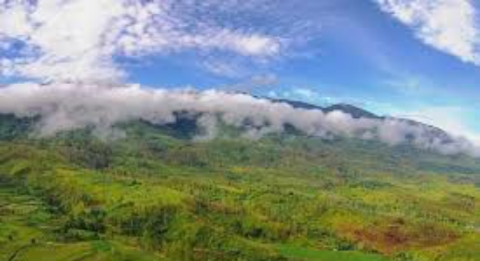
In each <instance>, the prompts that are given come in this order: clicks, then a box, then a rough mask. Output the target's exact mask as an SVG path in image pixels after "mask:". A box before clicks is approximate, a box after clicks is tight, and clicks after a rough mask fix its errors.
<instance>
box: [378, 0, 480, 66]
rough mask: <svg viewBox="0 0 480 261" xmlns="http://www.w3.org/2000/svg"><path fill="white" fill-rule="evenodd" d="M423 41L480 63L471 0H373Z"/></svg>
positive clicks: (479, 36)
mask: <svg viewBox="0 0 480 261" xmlns="http://www.w3.org/2000/svg"><path fill="white" fill-rule="evenodd" d="M374 1H375V2H377V3H378V5H379V6H380V8H381V9H382V10H383V11H385V12H386V13H389V14H390V15H392V16H393V17H394V18H396V19H397V20H398V21H400V22H401V23H403V24H405V25H407V26H409V27H411V28H412V29H413V30H414V31H415V34H416V36H417V37H418V38H419V39H420V40H422V41H423V42H424V43H425V44H427V45H429V46H432V47H434V48H436V49H437V50H440V51H442V52H445V53H447V54H450V55H453V56H456V57H457V58H459V59H461V60H462V61H463V62H468V63H473V64H476V65H480V29H479V24H480V22H479V21H478V20H476V19H477V18H476V16H477V10H476V9H475V6H474V3H473V0H374Z"/></svg>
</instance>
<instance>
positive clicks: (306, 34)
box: [0, 0, 480, 144]
mask: <svg viewBox="0 0 480 261" xmlns="http://www.w3.org/2000/svg"><path fill="white" fill-rule="evenodd" d="M23 82H36V83H52V82H97V83H98V82H101V83H105V84H111V83H117V82H127V83H136V84H140V85H141V86H149V87H153V88H171V89H177V88H193V89H200V90H206V89H221V90H228V91H241V92H248V93H252V94H255V95H258V96H266V97H271V98H283V99H292V100H300V101H305V102H310V103H314V104H318V105H324V106H326V105H329V104H334V103H350V104H353V105H356V106H359V107H362V108H365V109H367V110H371V111H373V112H375V113H377V114H380V115H390V116H397V117H404V118H411V119H415V120H419V121H422V122H425V123H428V124H432V125H435V126H438V127H441V128H443V129H445V130H447V131H449V132H451V133H453V134H456V135H463V136H466V137H468V138H469V139H471V140H473V141H475V142H476V143H477V144H480V121H478V120H477V119H479V118H480V96H479V91H480V1H476V0H335V1H332V0H282V1H280V0H243V1H241V0H96V1H92V0H0V85H2V86H9V85H12V84H18V83H23Z"/></svg>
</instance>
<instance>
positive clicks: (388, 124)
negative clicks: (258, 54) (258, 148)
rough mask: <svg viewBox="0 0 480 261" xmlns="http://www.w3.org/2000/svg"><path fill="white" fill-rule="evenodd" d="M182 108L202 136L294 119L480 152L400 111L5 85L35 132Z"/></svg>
mask: <svg viewBox="0 0 480 261" xmlns="http://www.w3.org/2000/svg"><path fill="white" fill-rule="evenodd" d="M178 112H188V113H191V114H192V115H199V117H197V125H198V126H199V127H200V128H201V129H202V130H203V134H202V136H199V137H197V138H198V139H212V138H215V136H216V134H217V131H218V128H217V125H218V123H219V121H221V122H222V124H226V125H229V126H233V127H238V128H239V129H242V130H243V136H245V137H246V138H252V139H258V138H261V137H262V136H264V135H266V134H270V133H281V132H283V131H284V130H285V128H286V126H292V127H294V128H295V129H297V130H300V131H301V132H303V133H304V134H306V135H310V136H316V137H320V138H331V137H334V136H342V137H354V138H360V139H378V140H380V141H382V142H384V143H386V144H389V145H392V146H395V145H399V144H402V143H406V142H411V143H412V144H414V145H415V146H416V147H418V148H420V149H426V150H434V151H436V152H439V153H442V154H448V155H450V154H459V153H465V154H469V155H472V156H480V151H479V149H478V148H477V147H476V146H475V145H473V144H472V143H471V142H469V141H468V140H466V139H463V138H455V137H448V138H446V137H445V136H444V135H437V134H435V129H434V128H432V127H428V126H425V125H420V124H412V123H411V122H408V121H404V120H398V119H393V118H385V119H370V118H360V119H355V118H353V117H352V116H351V115H349V114H347V113H344V112H341V111H333V112H330V113H325V112H323V111H322V110H307V109H300V108H294V107H292V106H291V105H289V104H287V103H279V102H273V101H271V100H268V99H261V98H256V97H253V96H250V95H246V94H240V93H229V92H224V91H218V90H207V91H195V90H188V89H184V90H167V89H151V88H146V87H142V86H140V85H122V86H107V85H97V84H78V83H76V84H74V83H58V84H51V85H48V86H45V85H39V84H36V83H21V84H12V85H9V86H6V87H4V88H0V113H12V114H15V115H16V116H18V117H34V116H40V120H39V122H38V125H37V126H36V128H37V129H36V132H37V134H38V135H41V136H51V135H54V134H56V133H58V132H61V131H69V130H76V129H81V128H85V127H92V128H93V129H94V131H95V133H97V134H98V135H101V136H105V135H109V134H111V133H113V132H115V131H116V130H115V127H114V126H115V125H116V124H117V123H121V122H127V121H131V120H138V119H141V120H144V121H148V122H150V123H152V124H159V125H164V124H169V123H175V122H176V120H177V115H178Z"/></svg>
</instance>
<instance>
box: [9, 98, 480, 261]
mask: <svg viewBox="0 0 480 261" xmlns="http://www.w3.org/2000/svg"><path fill="white" fill-rule="evenodd" d="M277 102H286V103H289V104H290V105H292V106H294V107H295V108H303V109H307V110H312V109H313V110H322V111H324V112H331V111H334V110H340V111H342V112H345V113H349V114H351V115H352V117H353V118H360V117H363V118H369V119H377V120H388V118H386V117H380V116H376V115H374V114H372V113H370V112H368V111H365V110H362V109H360V108H357V107H355V106H351V105H346V104H340V105H334V106H331V107H327V108H321V107H318V106H315V105H311V104H308V103H301V102H294V101H285V100H282V101H280V100H279V101H277ZM177 116H178V118H179V119H180V120H178V121H176V122H175V123H171V124H166V125H160V124H154V123H151V122H146V121H142V120H132V121H129V122H124V123H119V124H118V125H117V126H116V129H118V130H119V131H121V132H122V133H123V134H124V135H120V136H119V137H116V138H109V139H102V136H98V135H97V134H96V132H95V129H92V128H85V129H79V130H75V131H68V132H62V133H58V134H57V135H55V136H47V137H42V136H36V135H35V125H36V124H37V123H38V121H39V120H40V119H38V118H34V119H26V118H24V119H21V118H17V117H15V116H14V115H1V116H0V259H1V260H172V261H176V260H199V261H203V260H219V261H220V260H253V261H256V260H262V261H267V260H278V261H303V260H306V261H315V260H367V261H369V260H370V261H376V260H440V261H447V260H456V259H458V260H476V259H475V258H476V257H478V256H480V250H479V249H478V247H477V246H478V244H480V233H479V229H480V161H479V160H478V159H476V158H473V157H470V156H467V155H460V154H458V155H445V154H440V153H437V152H435V151H431V150H422V149H419V148H417V147H415V146H412V145H411V144H408V143H405V144H399V145H396V146H391V145H388V144H385V143H382V142H380V141H378V140H375V139H359V138H354V137H342V136H338V137H332V138H318V137H312V136H309V135H305V134H302V133H300V132H295V131H291V132H289V131H287V132H284V133H271V134H268V135H265V136H263V137H262V138H259V139H246V138H242V133H241V132H239V131H238V130H237V129H235V128H233V127H231V126H221V128H220V129H219V132H218V133H217V135H218V136H217V137H216V138H214V139H210V140H196V135H197V134H198V132H200V131H201V128H199V126H197V124H196V121H195V120H196V119H197V117H198V115H191V114H188V113H179V114H178V115H177ZM397 120H402V119H397ZM404 121H407V120H404ZM407 123H408V124H412V125H417V126H422V127H426V128H429V129H430V130H432V133H431V135H432V136H435V137H437V136H438V137H439V136H442V135H448V134H446V133H445V132H443V131H442V130H440V129H436V128H434V127H431V126H428V125H424V124H422V123H418V122H414V121H408V122H407ZM42 258H43V259H42Z"/></svg>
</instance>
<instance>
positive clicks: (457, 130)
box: [403, 106, 480, 146]
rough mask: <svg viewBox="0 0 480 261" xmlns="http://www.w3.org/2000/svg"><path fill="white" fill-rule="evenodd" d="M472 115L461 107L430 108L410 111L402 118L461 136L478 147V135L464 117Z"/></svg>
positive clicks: (479, 136)
mask: <svg viewBox="0 0 480 261" xmlns="http://www.w3.org/2000/svg"><path fill="white" fill-rule="evenodd" d="M468 115H472V112H471V111H468V110H467V109H465V108H462V107H456V106H430V107H424V108H419V109H417V110H414V111H411V112H409V113H408V114H406V115H403V117H406V118H410V119H413V120H417V121H420V122H424V123H426V124H430V125H433V126H438V127H439V128H442V129H444V130H446V131H448V132H449V133H451V134H453V135H456V136H463V137H466V138H468V139H469V140H471V141H472V142H474V143H475V144H476V145H477V146H480V133H479V132H478V131H475V130H474V129H473V127H471V126H470V124H469V122H470V121H471V120H470V119H468V118H467V117H466V116H468Z"/></svg>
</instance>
